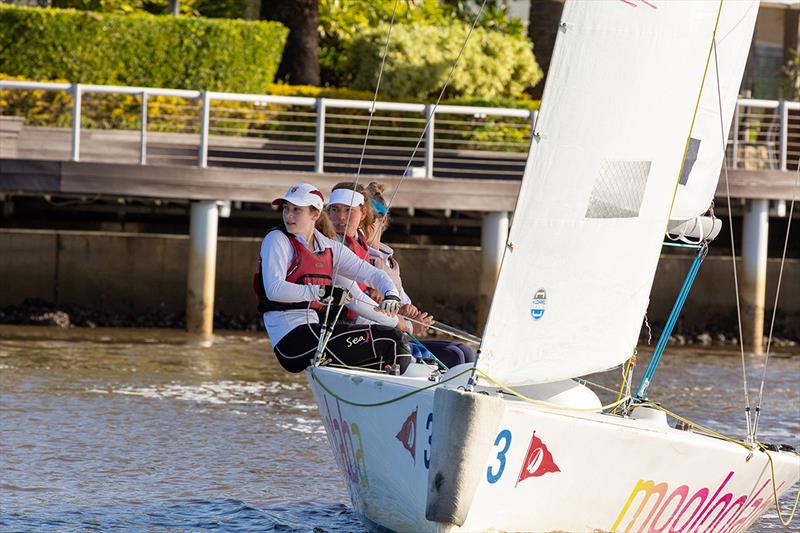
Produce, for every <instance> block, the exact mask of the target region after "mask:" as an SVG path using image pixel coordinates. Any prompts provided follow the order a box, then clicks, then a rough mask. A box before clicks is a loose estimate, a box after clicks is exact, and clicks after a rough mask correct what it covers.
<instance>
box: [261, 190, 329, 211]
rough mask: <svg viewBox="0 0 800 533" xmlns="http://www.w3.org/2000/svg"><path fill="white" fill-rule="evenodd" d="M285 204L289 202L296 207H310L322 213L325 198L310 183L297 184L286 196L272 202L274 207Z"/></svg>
mask: <svg viewBox="0 0 800 533" xmlns="http://www.w3.org/2000/svg"><path fill="white" fill-rule="evenodd" d="M283 202H289V203H292V204H294V205H300V206H305V205H310V206H311V207H315V208H317V209H318V210H319V211H322V208H323V206H324V204H325V197H323V196H322V193H321V192H319V189H317V188H316V187H314V186H313V185H311V184H310V183H295V184H294V185H292V186H291V187H289V190H288V191H286V194H284V195H283V196H280V197H278V198H275V199H274V200H272V205H281V204H283Z"/></svg>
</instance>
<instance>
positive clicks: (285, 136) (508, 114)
mask: <svg viewBox="0 0 800 533" xmlns="http://www.w3.org/2000/svg"><path fill="white" fill-rule="evenodd" d="M0 90H5V91H12V90H13V91H55V92H62V93H65V95H69V97H71V104H72V105H71V120H70V124H71V133H70V152H69V159H70V160H72V161H79V160H81V159H84V160H98V159H101V160H102V159H109V158H111V159H115V157H114V153H113V151H109V150H107V149H104V148H103V147H102V146H101V144H102V139H101V138H100V136H98V135H95V137H94V138H93V139H92V142H93V143H96V144H98V146H96V147H94V151H93V153H92V154H91V155H90V157H88V158H87V157H86V150H82V146H81V144H82V138H86V136H87V131H89V132H92V131H94V132H97V131H106V132H108V131H111V130H128V131H127V137H126V140H127V142H128V144H129V145H130V143H131V134H132V133H133V132H132V131H131V130H132V129H133V128H132V127H131V121H130V120H128V123H127V124H125V125H123V126H120V125H116V126H114V125H113V124H112V125H111V126H109V123H113V118H114V117H108V116H97V112H96V110H95V108H98V109H104V106H103V105H101V104H102V102H101V104H98V103H97V102H94V103H92V101H91V99H92V98H94V99H95V100H97V101H101V100H102V98H100V97H102V96H103V95H116V96H117V97H120V98H119V99H118V102H117V105H118V106H122V107H118V108H116V111H114V112H115V113H116V112H119V111H120V109H122V111H121V113H122V114H125V113H127V114H128V115H131V114H132V113H133V108H134V107H138V108H139V110H138V112H137V113H136V114H137V115H138V124H136V130H138V138H137V139H136V147H137V151H138V154H137V155H138V157H137V161H138V163H139V164H142V165H144V164H147V163H149V162H152V161H154V160H156V161H160V162H167V163H171V164H193V165H196V166H199V167H208V166H235V167H245V168H280V169H285V170H305V171H314V172H354V171H355V168H356V167H357V166H358V159H359V157H360V152H361V147H362V143H363V138H364V133H365V132H366V125H367V121H368V119H369V117H370V114H372V126H371V130H370V137H369V143H368V146H367V152H366V154H365V160H364V164H363V172H364V173H371V174H387V173H397V172H398V171H402V170H403V169H404V168H405V167H406V165H407V164H408V162H409V159H410V158H411V156H412V152H413V151H414V147H415V145H416V144H417V142H418V141H419V138H420V135H422V134H423V129H424V128H425V124H426V122H428V121H429V126H428V128H427V130H425V132H424V138H423V139H422V143H421V145H420V147H419V149H418V150H417V152H416V154H414V159H413V161H412V164H411V169H410V170H411V173H412V175H415V176H426V177H433V176H434V175H436V176H450V177H456V176H464V177H470V176H474V177H497V178H512V179H513V178H518V177H519V176H521V173H522V170H523V168H524V163H525V157H526V155H527V151H528V144H529V139H530V131H531V128H532V125H533V123H534V121H535V120H536V111H529V110H524V109H504V108H490V107H470V106H452V105H440V106H439V107H438V108H436V109H435V112H434V107H433V106H432V105H430V104H416V103H397V102H381V101H379V102H376V103H375V105H374V107H373V105H372V102H370V101H362V100H341V99H331V98H308V97H295V96H276V95H254V94H235V93H221V92H211V91H208V92H202V91H188V90H176V89H157V88H149V87H119V86H104V85H86V84H66V83H36V82H21V81H0ZM124 96H128V97H129V98H130V97H131V96H132V97H134V99H135V102H131V101H123V99H122V98H121V97H124ZM155 97H166V99H168V100H170V101H169V102H166V103H165V102H163V101H162V102H160V103H159V102H156V98H155ZM87 101H89V102H88V103H87ZM125 106H127V107H125ZM64 107H65V108H66V107H67V106H64ZM105 107H108V106H105ZM165 107H169V112H168V113H166V112H164V111H163V109H164V108H165ZM90 109H92V110H93V111H92V113H94V114H93V115H92V116H91V117H88V115H89V114H90V112H89V110H90ZM106 113H107V114H109V113H110V112H109V111H108V110H106ZM9 114H11V112H10V111H8V110H4V109H2V108H0V115H9ZM128 118H129V119H130V117H128ZM62 122H63V121H62ZM187 136H188V137H187ZM191 139H194V140H193V141H192V140H191ZM106 141H107V142H111V141H109V140H108V139H106ZM117 141H118V143H121V142H122V141H120V140H119V139H117ZM192 143H194V146H195V147H192V146H191V145H192ZM129 148H130V147H129ZM195 150H196V152H195ZM128 151H129V152H130V150H128ZM192 153H194V155H192ZM129 155H130V154H129Z"/></svg>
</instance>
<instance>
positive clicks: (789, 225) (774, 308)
mask: <svg viewBox="0 0 800 533" xmlns="http://www.w3.org/2000/svg"><path fill="white" fill-rule="evenodd" d="M796 182H797V186H796V188H795V190H794V192H793V193H792V203H791V205H790V207H789V220H788V222H787V224H786V237H785V238H784V240H783V255H781V268H780V270H779V271H778V286H777V288H776V289H775V304H774V305H773V306H772V321H771V322H770V324H769V336H768V337H767V353H766V355H765V356H764V372H763V374H762V375H761V386H760V387H759V390H758V403H757V404H756V414H755V420H754V421H753V439H755V438H756V433H757V432H758V421H759V419H760V418H761V400H762V399H763V398H764V382H765V381H766V379H767V364H768V363H769V356H770V352H769V350H770V347H771V346H772V330H773V329H774V327H775V313H776V312H777V311H778V296H779V295H780V293H781V281H782V280H783V266H784V263H785V262H786V248H787V247H788V246H789V230H790V229H791V228H792V214H793V213H794V200H795V197H796V196H797V192H798V191H800V161H798V163H797V178H796ZM798 494H800V492H798ZM792 514H794V513H792Z"/></svg>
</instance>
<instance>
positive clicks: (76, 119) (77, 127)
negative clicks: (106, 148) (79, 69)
mask: <svg viewBox="0 0 800 533" xmlns="http://www.w3.org/2000/svg"><path fill="white" fill-rule="evenodd" d="M82 93H83V90H82V89H81V84H80V83H73V84H72V154H71V157H70V161H80V159H81V96H82Z"/></svg>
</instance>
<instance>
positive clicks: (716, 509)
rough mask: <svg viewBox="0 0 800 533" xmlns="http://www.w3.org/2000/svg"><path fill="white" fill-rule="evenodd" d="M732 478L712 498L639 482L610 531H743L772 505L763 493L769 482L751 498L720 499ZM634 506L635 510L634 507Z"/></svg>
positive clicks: (699, 491) (700, 492) (768, 494)
mask: <svg viewBox="0 0 800 533" xmlns="http://www.w3.org/2000/svg"><path fill="white" fill-rule="evenodd" d="M733 475H734V472H729V473H728V475H727V476H726V477H725V479H724V480H723V481H722V482H721V483H720V484H719V486H718V487H717V488H716V489H715V491H714V493H713V494H711V490H710V489H708V488H705V487H703V488H700V489H697V490H696V491H694V492H693V493H692V494H691V496H689V493H690V492H691V491H690V489H689V486H688V485H680V486H679V487H676V488H675V489H674V490H672V491H671V492H670V489H669V485H668V484H667V483H655V482H654V481H653V480H644V479H640V480H639V482H638V483H636V486H634V487H633V491H632V492H631V495H630V496H629V497H628V501H627V502H625V505H624V506H623V507H622V510H621V511H620V513H619V516H617V520H616V521H615V522H614V525H613V526H611V531H620V532H622V531H624V532H625V533H633V532H638V533H644V532H648V533H650V532H652V533H695V532H704V533H712V532H713V533H733V532H735V531H742V530H744V529H745V528H746V527H747V526H748V525H749V524H750V522H752V521H753V520H754V519H755V518H756V517H757V516H758V515H760V514H761V512H763V511H765V510H766V509H767V508H768V507H769V506H770V505H772V492H771V491H769V490H768V491H766V492H764V490H765V489H766V488H767V487H768V485H769V484H770V483H771V482H772V481H771V480H769V479H768V480H767V481H765V482H764V483H763V484H761V486H760V488H759V489H758V491H756V492H755V494H752V495H742V496H739V497H738V498H736V497H735V496H734V494H733V493H731V492H727V493H725V494H723V495H722V496H720V493H722V489H724V488H725V486H726V485H727V484H728V482H729V481H730V480H731V478H732V477H733ZM783 485H784V483H781V484H780V485H779V486H778V490H780V488H781V487H782V486H783ZM762 493H763V496H762ZM710 494H711V497H709V495H710ZM734 498H735V499H734ZM637 504H638V507H636V506H635V505H637ZM645 512H646V514H645ZM626 524H627V525H626ZM622 528H624V529H622Z"/></svg>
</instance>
